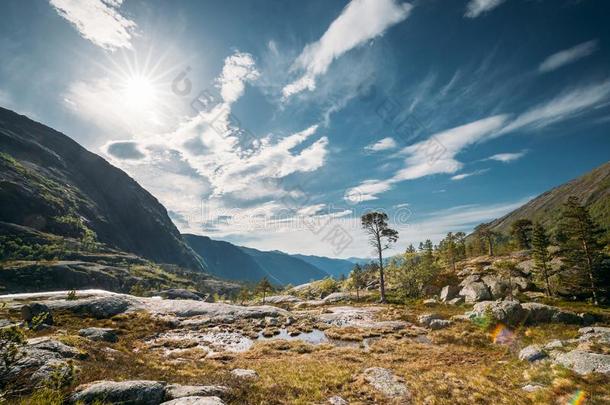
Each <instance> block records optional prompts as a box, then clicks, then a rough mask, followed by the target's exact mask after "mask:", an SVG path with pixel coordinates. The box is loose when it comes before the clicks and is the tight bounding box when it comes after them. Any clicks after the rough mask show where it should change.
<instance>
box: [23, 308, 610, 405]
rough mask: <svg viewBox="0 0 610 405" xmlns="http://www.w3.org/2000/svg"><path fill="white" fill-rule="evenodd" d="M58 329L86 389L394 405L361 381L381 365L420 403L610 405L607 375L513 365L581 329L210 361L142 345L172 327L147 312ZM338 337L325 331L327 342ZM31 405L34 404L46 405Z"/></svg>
mask: <svg viewBox="0 0 610 405" xmlns="http://www.w3.org/2000/svg"><path fill="white" fill-rule="evenodd" d="M443 307H444V306H443ZM440 311H443V308H439V309H438V310H436V309H435V308H428V307H420V306H416V307H409V308H407V307H401V306H391V307H389V308H388V309H387V310H385V311H383V312H382V313H381V314H380V318H382V319H394V320H395V319H413V317H416V316H417V315H418V314H420V313H422V312H437V313H438V312H440ZM445 311H446V313H445V314H444V315H445V316H448V315H449V314H452V313H454V312H456V310H455V309H453V308H449V309H446V310H445ZM462 311H463V310H462ZM462 311H460V312H462ZM55 321H56V326H57V328H58V329H63V330H65V331H66V334H65V335H64V336H62V337H61V340H62V341H64V342H65V343H67V344H70V345H73V346H76V347H78V348H80V349H82V350H86V351H87V353H88V354H89V356H88V358H87V359H86V360H83V361H82V362H80V363H79V365H80V371H79V375H78V382H79V383H85V382H90V381H94V380H100V379H108V380H126V379H151V380H163V381H168V382H172V383H183V384H223V385H227V386H229V387H231V389H232V391H231V396H230V398H228V401H227V402H228V403H231V404H312V403H323V402H324V401H326V399H327V398H329V397H330V396H333V395H340V396H342V397H343V398H345V399H346V400H348V401H349V402H350V403H352V404H386V403H387V404H392V403H393V402H392V401H390V400H388V399H386V398H384V397H381V396H380V395H379V394H378V393H377V392H376V391H374V390H373V389H372V388H371V387H370V386H369V385H368V384H366V383H365V382H364V381H363V380H362V379H361V378H360V377H359V376H360V375H361V373H362V371H363V370H364V369H366V368H368V367H374V366H378V367H385V368H389V369H391V370H393V372H394V373H395V374H396V375H397V376H399V377H402V378H403V379H404V381H405V383H406V384H407V386H408V388H409V390H410V391H411V392H412V396H413V402H414V403H416V404H473V403H476V404H554V403H557V404H564V403H566V402H567V401H568V400H569V398H570V396H571V395H573V394H574V393H575V392H576V391H577V390H582V391H584V392H585V393H586V395H587V401H588V402H587V403H588V404H603V403H608V402H609V399H610V381H609V379H608V377H605V376H601V375H589V376H578V375H575V374H574V373H572V372H570V371H568V370H566V369H564V368H562V367H558V366H550V365H549V364H548V363H538V364H533V365H531V364H528V363H525V362H521V361H518V360H517V358H516V353H517V351H518V349H519V348H520V347H522V346H523V345H526V344H530V343H542V342H546V341H548V340H549V339H551V338H556V337H559V338H561V339H565V338H571V337H573V336H575V335H576V333H577V329H578V327H577V326H565V325H543V326H537V327H530V328H523V329H519V330H515V331H514V333H515V342H516V343H515V345H513V346H512V347H506V346H500V345H496V344H493V343H492V341H491V338H490V336H489V333H488V331H485V330H481V329H480V328H478V327H476V326H475V325H473V324H471V323H467V322H457V323H455V324H454V325H453V326H451V327H450V328H448V329H444V330H439V331H434V332H431V333H430V334H429V337H430V339H431V341H432V342H433V343H432V344H421V343H417V342H415V341H413V340H412V339H409V338H408V337H400V336H398V335H397V334H395V333H392V334H389V335H382V336H380V337H378V338H377V339H376V340H375V341H373V342H371V343H370V346H369V347H368V349H365V348H362V347H357V346H355V347H338V346H333V345H330V344H324V345H317V346H314V345H310V344H306V343H303V342H301V341H282V340H272V341H262V342H258V343H257V344H255V345H254V347H253V348H251V349H250V350H249V351H247V352H244V353H236V354H229V355H224V354H221V355H216V356H211V357H209V356H206V353H205V352H203V351H202V350H199V349H187V350H184V351H181V352H180V353H179V354H173V355H171V356H164V355H163V354H162V352H160V351H152V350H150V349H149V348H148V346H147V345H146V344H145V343H144V340H146V339H147V338H149V337H151V336H152V335H153V334H155V333H158V332H162V331H166V330H168V329H169V325H167V324H165V323H164V322H161V321H158V320H155V319H153V318H151V317H150V316H149V315H147V314H143V313H137V314H129V315H122V316H117V317H114V318H112V319H109V320H95V319H87V318H80V317H75V316H73V315H70V314H62V313H58V314H56V315H55ZM85 326H104V327H112V328H115V329H117V330H118V331H119V334H120V340H119V342H118V343H116V344H114V345H111V346H110V347H112V349H114V350H115V351H110V350H108V349H107V348H108V347H109V345H108V344H106V343H98V342H90V341H88V340H85V339H82V338H80V337H78V336H76V334H77V331H78V329H80V328H82V327H85ZM238 327H241V326H238ZM333 331H335V329H332V328H331V329H328V330H327V332H329V333H330V335H332V334H333ZM337 333H342V336H341V337H342V338H346V337H348V336H349V337H353V338H354V339H356V338H358V339H360V338H364V337H365V336H367V334H366V333H364V332H363V331H361V330H358V329H355V328H348V329H346V330H345V331H343V332H337ZM234 368H249V369H254V370H256V371H257V373H258V374H259V376H260V379H259V380H256V381H253V382H244V381H239V380H236V379H235V378H234V377H232V376H231V374H230V373H229V371H230V370H232V369H234ZM527 383H538V384H541V385H543V386H545V388H543V389H542V390H540V391H538V392H536V393H531V394H530V393H526V392H525V391H523V390H522V389H521V387H522V386H523V385H525V384H527ZM34 399H35V398H34ZM34 399H32V402H31V403H32V404H38V403H41V402H36V401H35V400H34ZM24 403H27V402H24Z"/></svg>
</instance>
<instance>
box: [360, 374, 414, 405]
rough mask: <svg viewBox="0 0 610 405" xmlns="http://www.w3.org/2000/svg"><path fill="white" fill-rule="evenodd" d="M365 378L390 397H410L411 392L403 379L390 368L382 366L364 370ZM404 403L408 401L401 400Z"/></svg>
mask: <svg viewBox="0 0 610 405" xmlns="http://www.w3.org/2000/svg"><path fill="white" fill-rule="evenodd" d="M363 375H364V380H365V381H366V382H367V383H369V384H370V385H371V386H372V387H373V388H375V389H376V390H377V391H379V392H380V393H381V394H383V395H384V396H386V397H389V398H404V399H405V400H407V399H410V397H411V393H410V392H409V389H408V388H407V386H406V385H405V384H404V382H403V381H402V379H400V378H398V377H396V376H395V375H394V374H393V373H392V372H391V371H390V370H388V369H387V368H382V367H371V368H367V369H366V370H364V374H363ZM401 403H403V404H405V403H408V402H404V401H403V402H401Z"/></svg>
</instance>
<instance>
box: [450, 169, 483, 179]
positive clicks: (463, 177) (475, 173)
mask: <svg viewBox="0 0 610 405" xmlns="http://www.w3.org/2000/svg"><path fill="white" fill-rule="evenodd" d="M488 171H489V169H481V170H475V171H474V172H468V173H460V174H456V175H455V176H451V180H453V181H458V180H464V179H465V178H467V177H472V176H478V175H480V174H483V173H486V172H488Z"/></svg>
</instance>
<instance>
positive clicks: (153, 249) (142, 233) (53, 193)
mask: <svg viewBox="0 0 610 405" xmlns="http://www.w3.org/2000/svg"><path fill="white" fill-rule="evenodd" d="M0 150H2V153H0V205H1V206H2V211H1V212H0V221H4V222H8V223H15V224H19V225H24V226H28V227H31V228H34V229H38V230H41V231H44V232H48V233H52V234H56V235H61V236H67V237H73V238H80V239H83V240H89V241H91V242H102V243H104V244H106V245H108V246H110V247H114V248H117V249H120V250H123V251H126V252H131V253H135V254H137V255H140V256H142V257H145V258H147V259H150V260H154V261H156V262H159V263H171V264H176V265H179V266H183V267H187V268H191V269H197V270H204V266H203V264H202V263H201V262H200V261H199V259H198V257H197V255H195V254H194V253H193V252H192V251H191V249H190V248H189V247H188V246H187V245H186V244H185V243H184V241H183V240H182V238H181V236H180V233H179V232H178V229H177V228H176V227H175V225H174V224H173V223H172V221H171V220H170V218H169V216H168V215H167V211H166V209H165V207H163V205H161V204H160V203H159V202H158V201H157V199H156V198H155V197H153V196H152V195H151V194H150V193H149V192H148V191H146V190H145V189H143V188H142V187H141V186H140V185H139V184H138V183H137V182H136V181H135V180H133V179H132V178H131V177H129V176H128V175H127V174H126V173H125V172H123V171H122V170H120V169H118V168H116V167H114V166H112V165H111V164H110V163H108V162H107V161H105V160H104V159H103V158H101V157H100V156H98V155H96V154H94V153H91V152H89V151H87V150H86V149H85V148H83V147H81V146H80V145H79V144H78V143H76V142H74V141H73V140H72V139H70V138H69V137H67V136H65V135H64V134H62V133H60V132H57V131H55V130H53V129H51V128H49V127H47V126H45V125H42V124H39V123H37V122H34V121H32V120H30V119H29V118H27V117H25V116H22V115H19V114H16V113H14V112H12V111H9V110H6V109H4V108H0Z"/></svg>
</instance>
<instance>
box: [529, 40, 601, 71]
mask: <svg viewBox="0 0 610 405" xmlns="http://www.w3.org/2000/svg"><path fill="white" fill-rule="evenodd" d="M596 50H597V40H595V39H594V40H591V41H587V42H583V43H582V44H578V45H576V46H573V47H572V48H568V49H564V50H562V51H559V52H557V53H554V54H552V55H551V56H549V57H548V58H546V59H545V60H544V61H543V62H542V63H541V64H540V66H539V67H538V71H540V72H542V73H546V72H551V71H553V70H555V69H559V68H560V67H562V66H565V65H567V64H570V63H573V62H576V61H577V60H579V59H582V58H585V57H587V56H589V55H591V54H592V53H594V52H595V51H596Z"/></svg>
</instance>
